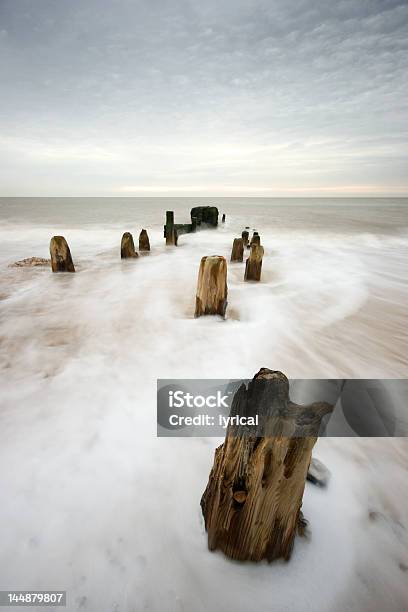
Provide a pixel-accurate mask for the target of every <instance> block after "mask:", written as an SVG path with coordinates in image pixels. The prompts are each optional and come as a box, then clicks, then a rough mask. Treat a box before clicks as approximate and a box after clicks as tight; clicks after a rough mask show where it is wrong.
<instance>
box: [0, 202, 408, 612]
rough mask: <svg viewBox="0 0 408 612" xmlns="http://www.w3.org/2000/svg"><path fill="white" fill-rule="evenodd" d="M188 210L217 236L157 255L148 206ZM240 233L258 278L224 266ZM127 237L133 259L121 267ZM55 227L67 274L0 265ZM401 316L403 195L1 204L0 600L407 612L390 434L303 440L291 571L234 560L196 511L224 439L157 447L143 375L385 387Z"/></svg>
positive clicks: (158, 232)
mask: <svg viewBox="0 0 408 612" xmlns="http://www.w3.org/2000/svg"><path fill="white" fill-rule="evenodd" d="M199 205H215V206H217V207H218V209H219V212H220V216H221V214H222V213H225V215H226V221H225V223H221V222H220V223H219V226H218V228H217V229H206V230H201V231H198V232H196V233H194V234H185V235H182V236H181V237H180V238H179V243H178V246H177V247H168V246H167V247H166V245H165V240H164V237H163V225H164V223H165V213H166V211H167V210H173V211H174V213H175V221H176V223H188V222H189V221H190V209H191V208H192V207H193V206H199ZM246 227H248V228H249V230H248V231H249V232H250V234H252V232H253V231H254V230H256V231H258V232H259V234H260V236H261V242H262V244H263V246H264V250H265V253H264V260H263V267H262V279H261V282H259V283H248V282H245V281H244V268H245V263H230V261H229V259H230V253H231V247H232V241H233V239H234V238H235V237H239V236H241V232H242V230H243V229H245V228H246ZM142 228H144V229H146V230H147V232H148V234H149V238H150V244H151V251H150V252H149V253H141V254H140V256H139V257H138V258H137V259H134V260H121V258H120V241H121V236H122V234H123V233H124V232H126V231H129V232H131V233H132V234H133V237H134V239H135V244H136V245H137V242H138V236H139V233H140V231H141V229H142ZM53 235H63V236H65V238H66V239H67V241H68V244H69V246H70V249H71V254H72V258H73V261H74V264H75V267H76V273H75V274H52V273H51V270H50V269H49V268H48V267H47V266H45V267H33V268H24V267H22V268H20V267H13V266H10V264H13V263H14V262H15V261H18V260H21V259H23V258H27V257H33V256H36V257H48V256H49V242H50V238H51V237H52V236H53ZM205 255H223V256H224V257H226V258H227V261H228V281H227V282H228V306H227V311H226V317H225V319H222V318H220V317H201V318H199V319H195V318H194V306H195V291H196V285H197V276H198V269H199V264H200V260H201V258H202V257H203V256H205ZM407 304H408V199H404V198H293V199H291V198H222V197H220V198H216V197H214V198H35V197H32V198H0V491H1V503H0V542H1V547H0V590H1V589H3V590H4V589H21V590H29V589H52V590H57V589H63V590H66V591H67V609H68V610H79V609H81V610H82V609H83V610H90V611H92V612H93V611H95V612H100V611H112V612H132V611H136V610H137V611H139V610H153V611H157V612H159V611H163V610H165V611H166V612H167V611H174V612H193V611H194V612H204V611H207V610H217V611H218V612H230V610H234V612H247V611H248V610H249V609H252V608H254V607H256V608H257V609H259V610H262V611H267V610H271V611H272V610H273V611H274V612H284V611H289V610H290V611H291V612H306V611H313V612H320V611H322V612H323V611H328V610H330V612H340V611H341V612H343V611H345V610H350V611H354V610H355V611H356V612H357V611H361V610H370V612H375V611H377V610H378V611H382V610H385V609H387V610H389V611H391V612H394V611H395V612H401V611H402V610H406V609H407V607H408V443H407V438H403V437H400V438H372V439H364V438H337V439H332V438H324V439H323V438H322V439H320V440H319V441H318V442H317V444H316V446H315V456H316V457H317V458H319V459H320V460H322V461H323V462H324V463H325V464H326V466H327V467H328V468H329V470H330V471H331V479H330V482H329V485H328V487H327V488H318V487H316V486H313V485H312V484H309V483H308V484H307V485H306V490H305V495H304V503H303V512H304V515H305V517H306V519H307V520H308V521H309V536H308V537H307V538H298V539H297V541H296V544H295V550H294V553H293V555H292V558H291V560H290V562H289V563H284V562H274V563H272V564H270V565H268V564H266V563H261V564H258V565H257V564H251V563H235V562H231V561H229V560H227V559H225V557H224V556H223V555H222V554H221V553H210V552H209V551H208V550H207V543H206V534H205V529H204V525H203V521H202V516H201V510H200V497H201V494H202V493H203V491H204V489H205V486H206V483H207V479H208V475H209V471H210V469H211V466H212V461H213V453H214V450H215V448H216V446H217V445H219V444H220V443H221V442H222V440H219V439H214V438H195V439H186V438H158V437H157V435H156V382H157V379H159V378H222V379H227V378H241V377H242V378H245V379H248V378H252V376H254V374H255V373H256V372H257V371H258V370H259V368H261V367H267V368H270V369H273V370H280V371H282V372H284V373H285V374H286V375H287V376H288V377H290V378H372V379H375V378H380V379H404V378H407V375H408V350H407V327H408V326H407V323H408V314H407ZM407 411H408V408H407Z"/></svg>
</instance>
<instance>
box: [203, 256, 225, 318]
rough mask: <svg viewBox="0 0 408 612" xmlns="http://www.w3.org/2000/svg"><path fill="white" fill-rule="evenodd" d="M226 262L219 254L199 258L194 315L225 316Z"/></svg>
mask: <svg viewBox="0 0 408 612" xmlns="http://www.w3.org/2000/svg"><path fill="white" fill-rule="evenodd" d="M227 293H228V290H227V262H226V260H225V258H224V257H221V256H219V255H212V256H206V257H203V258H202V259H201V263H200V270H199V273H198V283H197V293H196V307H195V316H196V317H201V316H202V315H208V314H211V315H217V314H218V315H221V316H222V317H223V316H225V311H226V308H227Z"/></svg>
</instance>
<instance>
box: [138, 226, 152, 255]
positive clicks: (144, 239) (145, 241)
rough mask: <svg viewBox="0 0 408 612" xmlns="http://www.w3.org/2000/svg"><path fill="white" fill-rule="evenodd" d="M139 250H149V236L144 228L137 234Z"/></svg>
mask: <svg viewBox="0 0 408 612" xmlns="http://www.w3.org/2000/svg"><path fill="white" fill-rule="evenodd" d="M139 251H150V241H149V236H148V234H147V232H146V230H145V229H142V231H141V232H140V234H139Z"/></svg>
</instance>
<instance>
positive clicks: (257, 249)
mask: <svg viewBox="0 0 408 612" xmlns="http://www.w3.org/2000/svg"><path fill="white" fill-rule="evenodd" d="M263 254H264V248H263V246H261V245H259V244H252V245H251V251H250V253H249V257H248V259H247V260H246V264H245V280H246V281H260V280H261V272H262V258H263Z"/></svg>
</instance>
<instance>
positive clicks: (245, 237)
mask: <svg viewBox="0 0 408 612" xmlns="http://www.w3.org/2000/svg"><path fill="white" fill-rule="evenodd" d="M241 236H242V240H243V242H244V247H247V246H248V244H249V232H247V231H246V230H244V231H243V232H242V234H241Z"/></svg>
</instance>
